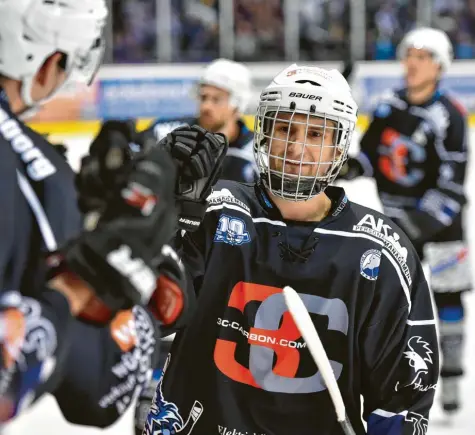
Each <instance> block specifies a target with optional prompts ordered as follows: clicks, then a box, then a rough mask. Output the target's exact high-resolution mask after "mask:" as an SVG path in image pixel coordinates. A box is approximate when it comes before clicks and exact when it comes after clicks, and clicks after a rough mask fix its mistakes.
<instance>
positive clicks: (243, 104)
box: [142, 59, 257, 183]
mask: <svg viewBox="0 0 475 435" xmlns="http://www.w3.org/2000/svg"><path fill="white" fill-rule="evenodd" d="M196 94H197V95H196V96H197V99H198V102H199V109H198V112H199V113H198V116H197V117H196V118H183V119H175V120H166V121H160V120H157V121H155V122H154V123H152V125H151V126H150V127H149V128H147V129H146V130H144V132H143V133H142V134H143V139H142V141H144V140H145V139H146V138H149V137H152V138H155V139H158V140H160V139H162V138H163V137H165V136H166V135H167V133H169V132H170V131H171V130H173V129H174V128H177V127H180V126H182V125H185V124H188V125H194V124H196V125H200V126H201V127H203V128H205V129H207V130H209V131H211V132H215V133H223V134H224V135H225V136H226V137H227V138H228V141H229V148H228V154H227V158H226V159H225V161H224V164H223V168H222V174H221V178H223V179H226V180H235V181H240V182H244V183H250V182H254V181H255V180H256V179H257V170H256V165H255V163H254V156H253V154H252V143H253V138H254V134H253V133H252V131H250V130H249V129H248V128H247V126H246V124H245V123H244V121H243V119H242V115H243V114H244V112H245V110H246V108H247V105H248V103H249V99H250V97H251V72H250V71H249V69H248V68H247V67H246V66H245V65H243V64H241V63H237V62H234V61H231V60H227V59H217V60H215V61H213V62H211V63H210V64H209V65H208V66H207V67H206V68H205V69H204V70H203V72H202V74H201V77H200V79H199V81H198V84H197V87H196Z"/></svg>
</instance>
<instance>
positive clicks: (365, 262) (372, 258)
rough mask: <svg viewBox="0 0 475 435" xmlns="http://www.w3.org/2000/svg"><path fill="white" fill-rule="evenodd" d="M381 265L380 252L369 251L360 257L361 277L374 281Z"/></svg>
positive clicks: (375, 250)
mask: <svg viewBox="0 0 475 435" xmlns="http://www.w3.org/2000/svg"><path fill="white" fill-rule="evenodd" d="M380 264H381V251H378V250H377V249H370V250H369V251H366V252H365V253H364V254H363V255H362V256H361V261H360V272H361V275H362V276H364V277H365V278H366V279H369V280H370V281H375V280H376V279H377V278H378V275H379V265H380Z"/></svg>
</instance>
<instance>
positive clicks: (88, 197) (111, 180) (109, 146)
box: [76, 120, 140, 213]
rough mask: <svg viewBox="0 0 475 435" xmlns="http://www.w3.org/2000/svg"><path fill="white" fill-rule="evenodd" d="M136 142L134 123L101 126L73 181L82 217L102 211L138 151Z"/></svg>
mask: <svg viewBox="0 0 475 435" xmlns="http://www.w3.org/2000/svg"><path fill="white" fill-rule="evenodd" d="M137 138H138V134H137V132H136V130H135V122H134V121H131V120H128V121H106V122H105V123H104V124H103V125H102V128H101V131H100V132H99V133H98V135H97V136H96V138H95V139H94V141H93V142H92V144H91V146H90V148H89V154H88V155H87V156H85V157H83V159H82V160H81V170H80V173H79V174H78V175H77V177H76V188H77V190H78V205H79V208H80V210H81V211H82V212H83V213H88V212H91V211H93V210H99V209H101V208H103V207H104V206H105V204H106V203H107V202H109V201H110V200H111V199H113V197H114V195H116V188H117V186H118V185H120V184H123V183H124V182H125V180H126V179H127V176H128V174H129V172H130V169H131V167H132V166H131V165H130V162H131V161H132V159H133V157H134V153H135V152H138V150H139V148H140V147H139V146H138V145H136V144H135V140H137Z"/></svg>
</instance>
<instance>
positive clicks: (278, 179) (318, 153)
mask: <svg viewBox="0 0 475 435" xmlns="http://www.w3.org/2000/svg"><path fill="white" fill-rule="evenodd" d="M314 109H315V107H314V106H311V107H310V110H298V111H297V110H296V108H295V104H293V103H292V104H291V105H290V108H289V107H287V108H285V107H281V106H280V105H279V106H277V107H270V106H269V105H260V106H259V108H258V111H257V115H256V123H255V126H256V127H255V140H254V154H255V158H256V163H257V166H258V169H259V172H260V177H261V180H262V182H263V184H264V185H265V186H266V188H267V189H269V191H270V192H271V193H272V194H273V195H275V196H278V197H281V198H284V199H287V200H291V201H306V200H309V199H310V198H312V197H314V196H316V195H318V194H319V193H321V192H323V191H324V190H325V188H326V187H327V186H328V185H329V184H331V183H332V182H333V181H334V180H335V178H336V176H337V175H338V173H339V171H340V169H341V167H342V165H343V163H344V162H345V160H346V158H347V154H348V148H349V146H350V141H351V134H352V132H353V130H354V126H355V125H354V122H350V121H348V120H347V119H344V118H342V117H338V116H328V115H327V114H325V113H319V112H316V111H315V110H314Z"/></svg>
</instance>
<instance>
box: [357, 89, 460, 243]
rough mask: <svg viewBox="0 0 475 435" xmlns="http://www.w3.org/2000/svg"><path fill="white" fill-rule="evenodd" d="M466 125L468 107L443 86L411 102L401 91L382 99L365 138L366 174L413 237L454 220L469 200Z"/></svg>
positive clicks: (391, 213) (363, 160) (363, 159)
mask: <svg viewBox="0 0 475 435" xmlns="http://www.w3.org/2000/svg"><path fill="white" fill-rule="evenodd" d="M465 124H466V120H465V113H464V110H463V109H462V108H461V106H460V105H459V104H458V103H457V102H456V101H455V100H454V99H453V98H452V97H450V96H449V95H447V94H445V93H443V92H442V91H437V92H436V93H435V94H434V96H433V97H432V98H431V99H430V100H429V101H427V102H426V103H424V104H421V105H412V104H410V103H409V102H408V100H407V98H406V91H405V90H400V91H398V92H391V93H389V94H388V95H386V96H384V97H383V98H382V100H381V102H380V103H379V104H378V105H377V107H376V110H375V111H374V116H373V120H372V122H371V124H370V126H369V128H368V130H367V131H366V133H365V134H364V136H363V138H362V139H361V153H360V156H359V157H358V160H359V161H360V163H361V164H362V166H363V168H364V175H367V176H372V177H374V179H375V180H376V184H377V187H378V191H379V194H380V198H381V201H382V204H383V207H384V211H385V213H386V214H387V215H388V216H390V217H392V218H395V219H399V220H400V222H401V225H403V227H404V229H405V231H406V232H407V233H408V234H409V236H410V237H411V238H412V239H413V240H417V239H420V238H421V234H419V233H420V232H421V230H423V233H424V237H425V238H426V239H428V238H430V237H431V235H433V234H435V233H437V232H438V231H440V230H441V229H443V228H444V227H446V226H449V225H451V224H452V222H453V221H454V219H455V217H456V216H457V215H458V214H459V213H460V212H461V210H462V207H463V206H464V204H465V203H466V198H465V193H464V187H463V184H464V180H465V172H466V165H467V132H466V125H465Z"/></svg>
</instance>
